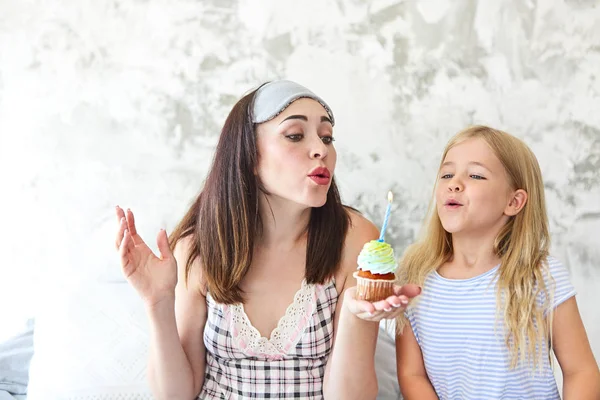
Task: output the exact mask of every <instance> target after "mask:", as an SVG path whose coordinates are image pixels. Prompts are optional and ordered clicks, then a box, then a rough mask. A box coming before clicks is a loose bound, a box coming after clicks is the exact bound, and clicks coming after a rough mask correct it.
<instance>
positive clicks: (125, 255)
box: [119, 229, 133, 268]
mask: <svg viewBox="0 0 600 400" xmlns="http://www.w3.org/2000/svg"><path fill="white" fill-rule="evenodd" d="M131 246H133V241H132V240H131V235H130V234H129V231H128V230H127V229H125V231H124V233H123V240H121V244H120V245H119V256H120V257H121V266H122V267H123V268H125V266H127V265H128V264H129V261H130V260H129V250H130V248H131Z"/></svg>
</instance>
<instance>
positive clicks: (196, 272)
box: [173, 235, 206, 296]
mask: <svg viewBox="0 0 600 400" xmlns="http://www.w3.org/2000/svg"><path fill="white" fill-rule="evenodd" d="M194 246H195V241H194V235H187V236H184V237H182V238H180V239H179V240H178V241H177V243H176V244H175V247H174V249H173V255H174V256H175V260H176V261H177V278H178V280H179V281H180V282H186V281H187V282H186V286H187V288H188V290H189V289H190V288H192V289H198V290H199V291H200V292H201V293H202V294H203V295H204V296H206V284H205V281H204V278H203V274H202V263H201V261H200V257H198V256H196V257H195V258H194V259H193V260H192V261H191V265H190V267H189V272H187V273H186V270H187V269H188V267H187V266H188V263H189V261H190V258H191V257H192V256H193V254H194ZM186 275H187V279H186Z"/></svg>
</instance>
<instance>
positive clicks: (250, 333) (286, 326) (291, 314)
mask: <svg viewBox="0 0 600 400" xmlns="http://www.w3.org/2000/svg"><path fill="white" fill-rule="evenodd" d="M322 290H323V286H322V285H313V284H310V285H309V284H307V283H306V280H303V281H302V286H301V287H300V289H299V290H298V291H297V292H296V294H295V295H294V301H293V303H292V304H290V305H289V306H288V308H287V309H286V311H285V314H284V315H283V317H281V319H280V320H279V322H278V323H277V327H276V328H275V329H273V331H272V332H271V337H270V338H269V339H267V338H266V337H264V336H261V334H260V332H259V331H258V329H256V328H255V327H254V326H253V325H252V323H251V322H250V319H249V318H248V315H246V312H245V311H244V305H243V304H235V305H230V306H228V307H227V308H228V313H229V317H230V321H231V322H230V323H231V327H232V332H231V334H232V338H233V342H234V343H235V345H236V346H237V347H238V348H239V349H240V350H241V351H243V352H244V354H246V355H248V356H251V357H259V356H261V357H266V358H268V359H271V360H278V359H282V358H283V356H285V355H286V354H288V352H289V351H290V349H292V348H294V347H295V346H296V345H297V344H298V342H299V341H300V338H301V337H302V334H303V333H304V331H305V329H306V327H307V326H308V324H309V322H310V320H311V318H312V315H313V313H314V312H315V307H316V306H317V298H318V293H319V292H320V291H322Z"/></svg>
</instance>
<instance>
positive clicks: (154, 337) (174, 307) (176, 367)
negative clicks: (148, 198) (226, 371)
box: [148, 238, 207, 400]
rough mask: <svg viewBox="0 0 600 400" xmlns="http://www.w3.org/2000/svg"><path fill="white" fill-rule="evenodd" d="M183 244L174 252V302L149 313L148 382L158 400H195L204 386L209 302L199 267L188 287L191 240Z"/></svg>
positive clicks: (195, 268)
mask: <svg viewBox="0 0 600 400" xmlns="http://www.w3.org/2000/svg"><path fill="white" fill-rule="evenodd" d="M187 239H188V238H184V239H182V240H180V241H179V242H178V243H177V245H176V247H175V251H174V255H175V258H176V260H177V269H178V273H177V275H178V281H177V286H176V288H175V294H174V297H173V298H170V299H167V300H165V301H163V302H161V303H159V304H156V305H155V306H153V307H152V308H149V309H148V316H149V319H150V361H149V366H148V378H149V381H150V387H151V388H152V392H153V393H154V395H155V396H156V398H157V399H165V400H192V399H195V398H196V397H197V396H198V394H199V393H200V390H201V388H202V384H203V382H204V369H205V366H206V349H205V347H204V342H203V339H202V338H203V333H204V325H205V323H206V314H207V309H206V298H205V297H204V295H203V294H202V293H201V292H200V291H199V290H198V289H197V288H198V287H199V275H198V273H197V271H199V270H200V267H199V265H195V266H194V271H193V272H192V273H190V285H189V287H187V286H186V284H185V275H184V272H185V264H186V261H187V259H188V251H187V249H188V246H189V240H187Z"/></svg>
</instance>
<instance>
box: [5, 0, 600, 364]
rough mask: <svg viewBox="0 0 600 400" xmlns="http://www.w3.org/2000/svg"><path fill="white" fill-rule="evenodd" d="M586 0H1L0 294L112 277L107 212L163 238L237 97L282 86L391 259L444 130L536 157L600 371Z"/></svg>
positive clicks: (592, 49) (596, 178)
mask: <svg viewBox="0 0 600 400" xmlns="http://www.w3.org/2000/svg"><path fill="white" fill-rule="evenodd" d="M596 3H597V2H596V1H593V0H587V1H586V0H578V1H576V0H570V1H567V0H565V1H561V0H546V1H536V0H530V1H523V0H503V1H488V0H454V1H450V0H420V1H418V2H417V1H415V0H413V1H392V0H375V1H373V0H371V1H367V0H338V1H331V2H324V1H321V0H307V1H302V2H298V1H291V0H285V1H282V0H260V1H258V0H253V1H250V0H228V1H222V0H219V1H217V0H212V1H202V2H199V1H192V0H179V1H175V0H152V1H124V0H121V1H119V0H113V1H96V0H77V1H74V0H71V1H68V0H54V1H52V2H48V1H41V0H30V1H10V0H0V171H1V172H0V173H1V177H2V178H1V188H2V192H1V198H2V205H1V207H0V221H2V225H1V228H0V237H1V238H2V240H1V241H0V248H1V251H0V253H1V254H2V263H1V267H0V268H1V270H0V274H1V275H0V281H2V282H4V284H5V285H7V284H10V285H11V286H12V287H13V288H14V287H17V286H18V285H17V286H15V282H17V283H19V284H22V283H24V282H26V281H34V282H40V283H43V284H47V283H49V282H51V281H50V279H54V280H58V281H61V280H63V281H64V280H76V279H80V278H86V279H99V280H118V279H121V276H120V272H119V270H118V266H117V265H116V257H115V255H114V254H113V247H112V246H113V240H112V238H113V236H114V231H115V221H114V216H113V206H114V205H115V204H120V205H122V206H128V207H132V208H133V209H134V210H135V211H136V212H137V216H138V220H139V226H140V230H141V232H142V233H143V234H145V236H146V238H148V239H149V240H153V236H154V233H155V232H156V231H157V229H158V228H159V227H166V228H167V229H170V228H172V227H173V226H174V224H175V222H176V221H177V219H178V218H179V217H180V216H181V215H182V212H183V211H184V209H185V208H186V207H187V206H188V204H189V202H190V200H191V199H192V197H193V196H194V195H195V194H196V193H197V192H198V190H199V188H200V186H201V183H202V180H203V177H204V175H205V173H206V170H207V168H208V166H209V164H210V161H211V158H212V151H213V149H214V145H215V143H216V140H217V136H218V133H219V127H220V125H221V124H222V122H223V121H224V118H225V116H226V113H227V111H228V110H229V109H230V107H231V106H232V104H233V102H234V101H235V100H236V99H237V98H239V97H240V96H241V95H242V94H243V93H244V92H245V91H247V90H249V89H250V88H252V87H254V86H256V85H257V84H258V83H260V82H261V81H263V80H267V79H273V78H278V77H286V78H290V79H293V80H297V81H298V82H300V83H302V84H304V85H306V86H308V87H310V88H312V89H313V90H314V91H316V92H317V93H319V94H320V95H321V96H323V97H325V98H326V99H328V102H329V103H330V105H331V106H332V107H333V109H334V112H335V113H336V118H337V121H338V125H336V138H337V141H336V146H337V148H338V151H339V154H340V156H339V164H338V169H337V171H336V173H337V177H338V180H339V184H340V187H341V190H342V194H343V197H344V200H345V202H346V203H348V204H351V205H353V206H355V207H357V208H359V209H360V210H362V211H363V212H365V213H366V214H367V215H368V216H369V217H371V219H372V220H373V221H374V222H375V223H377V224H379V223H381V220H382V218H383V210H384V207H385V197H386V193H387V191H388V190H389V189H392V190H393V191H394V193H395V194H396V199H397V202H396V203H395V206H394V213H393V216H392V221H391V226H390V229H389V230H388V235H387V236H388V237H389V238H390V241H391V242H393V244H394V245H395V247H396V250H397V251H398V252H399V253H400V252H401V251H402V250H403V249H404V248H405V247H406V245H407V244H409V243H410V242H411V240H412V239H413V238H414V237H415V235H416V233H417V231H418V228H419V224H420V221H421V219H422V217H423V215H424V213H425V210H426V207H427V203H428V201H429V195H430V192H431V188H432V185H433V180H434V176H435V168H436V164H437V162H438V158H439V155H440V152H441V150H442V148H443V146H444V144H445V141H446V140H447V139H448V138H449V137H450V136H451V135H452V134H454V133H455V132H456V131H458V130H460V129H461V128H463V127H465V126H466V125H469V124H474V123H484V124H489V125H492V126H494V127H498V128H501V129H504V130H506V131H508V132H511V133H513V134H515V135H517V136H519V137H521V138H523V139H524V140H525V141H526V142H527V143H528V144H530V146H531V147H532V148H533V150H534V151H535V152H536V154H537V156H538V158H539V161H540V163H541V166H542V169H543V173H544V177H545V182H546V193H547V198H548V208H549V210H548V211H549V215H550V220H551V230H552V236H553V253H554V255H556V256H557V257H559V258H560V259H561V260H563V261H564V262H565V263H566V264H567V265H568V267H569V268H570V270H571V273H572V277H573V282H574V284H575V286H576V288H577V289H578V292H579V296H578V299H579V302H580V308H581V313H582V315H583V318H584V322H585V324H586V327H587V329H588V334H589V336H590V339H591V341H592V345H593V348H594V351H595V354H596V358H597V359H599V360H600V313H598V311H597V308H596V307H594V305H593V304H594V303H597V302H598V301H600V294H599V291H598V288H599V287H600V266H599V264H598V260H600V246H599V245H600V239H599V237H598V231H600V201H599V200H600V174H599V168H600V112H599V111H598V109H599V106H600V74H599V71H600V47H599V46H598V43H600V24H598V23H597V21H599V20H600V8H599V6H598V5H596Z"/></svg>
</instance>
